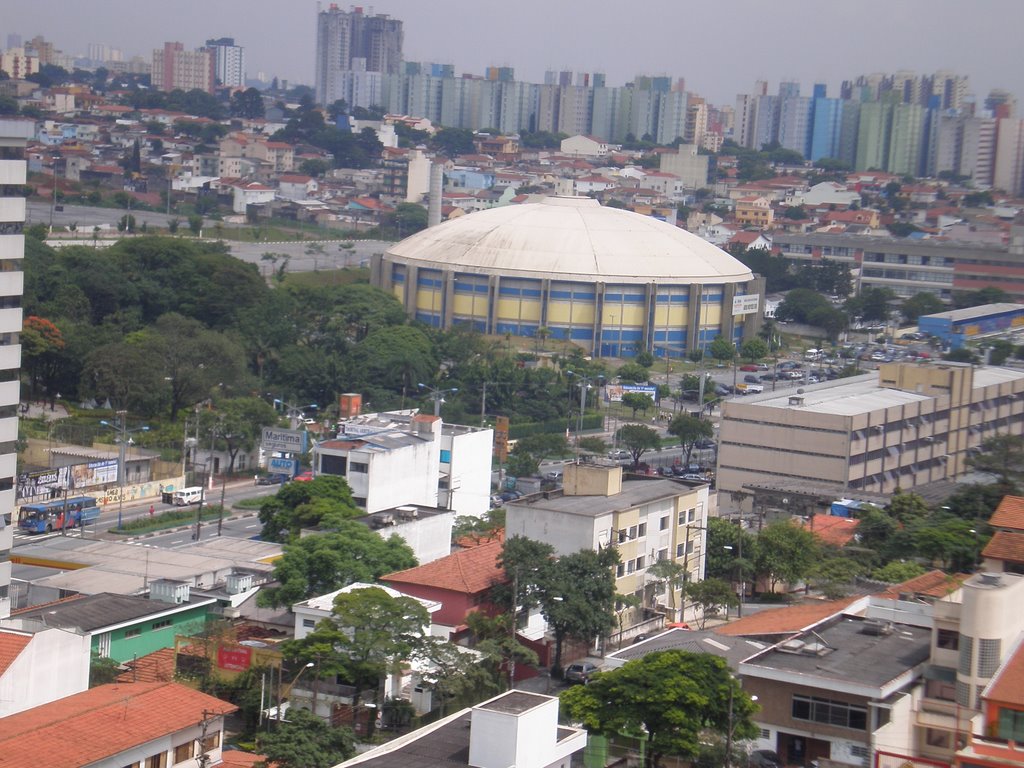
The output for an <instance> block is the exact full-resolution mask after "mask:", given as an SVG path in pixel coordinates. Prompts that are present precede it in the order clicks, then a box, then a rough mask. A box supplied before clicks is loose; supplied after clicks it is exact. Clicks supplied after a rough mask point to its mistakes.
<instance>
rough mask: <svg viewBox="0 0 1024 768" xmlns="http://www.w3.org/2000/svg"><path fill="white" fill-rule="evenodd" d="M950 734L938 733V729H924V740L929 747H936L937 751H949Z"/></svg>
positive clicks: (947, 732) (945, 732) (946, 732)
mask: <svg viewBox="0 0 1024 768" xmlns="http://www.w3.org/2000/svg"><path fill="white" fill-rule="evenodd" d="M950 736H951V734H950V732H949V731H940V730H939V729H938V728H925V731H924V740H925V742H926V743H927V744H928V746H929V747H938V748H939V749H949V747H950V744H951V742H950Z"/></svg>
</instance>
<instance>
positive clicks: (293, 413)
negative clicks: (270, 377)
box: [274, 397, 319, 429]
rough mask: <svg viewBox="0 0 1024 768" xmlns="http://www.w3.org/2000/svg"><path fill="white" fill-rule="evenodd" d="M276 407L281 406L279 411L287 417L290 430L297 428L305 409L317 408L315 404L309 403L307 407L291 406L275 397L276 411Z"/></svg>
mask: <svg viewBox="0 0 1024 768" xmlns="http://www.w3.org/2000/svg"><path fill="white" fill-rule="evenodd" d="M278 405H280V406H281V410H282V411H284V414H285V416H287V417H288V420H289V421H290V422H291V424H290V426H291V428H292V429H297V428H298V426H299V419H300V418H301V417H302V415H303V413H305V412H306V410H307V409H309V408H313V409H317V408H318V407H319V406H317V404H316V403H310V404H309V405H292V404H291V403H286V402H285V401H284V400H281V399H279V398H276V397H275V398H274V408H275V409H276V408H277V406H278Z"/></svg>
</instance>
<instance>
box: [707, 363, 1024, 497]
mask: <svg viewBox="0 0 1024 768" xmlns="http://www.w3.org/2000/svg"><path fill="white" fill-rule="evenodd" d="M1022 398H1024V371H1017V370H1013V369H1010V368H999V367H994V366H984V367H982V366H978V367H975V366H971V365H966V364H959V363H946V362H942V363H931V362H928V363H887V364H883V365H882V366H881V367H880V368H879V370H878V372H877V374H876V373H871V374H866V375H863V376H856V377H853V378H848V379H839V380H837V381H832V382H826V383H823V384H813V385H808V386H806V387H803V388H802V389H801V390H800V391H799V392H793V391H787V392H778V393H776V392H765V393H763V394H760V395H748V396H746V397H742V398H736V399H730V400H726V401H725V402H724V403H723V404H722V422H721V433H720V434H721V437H720V441H719V459H718V477H717V480H718V488H719V491H720V498H733V499H734V500H737V501H734V504H735V505H736V506H744V505H746V506H749V505H748V504H746V501H745V500H747V499H748V497H749V494H750V486H752V485H757V484H764V483H775V484H779V483H798V482H810V483H814V484H817V485H820V486H826V485H827V486H831V487H834V488H835V489H836V491H837V492H847V491H858V490H859V491H869V492H875V493H892V492H893V491H894V490H895V489H897V488H900V489H903V490H911V489H913V488H914V487H915V486H917V485H921V484H924V483H931V482H935V481H937V480H951V479H954V478H956V477H959V476H960V475H962V474H964V473H965V472H966V471H967V469H968V466H967V459H968V457H969V456H971V455H973V454H974V453H976V452H977V451H979V450H980V446H981V444H982V443H983V442H984V441H985V440H987V439H988V438H990V437H994V436H996V435H1002V434H1012V435H1022V434H1024V399H1022ZM779 446H786V450H785V451H780V450H779ZM730 494H734V496H732V497H731V496H730ZM741 500H742V501H741Z"/></svg>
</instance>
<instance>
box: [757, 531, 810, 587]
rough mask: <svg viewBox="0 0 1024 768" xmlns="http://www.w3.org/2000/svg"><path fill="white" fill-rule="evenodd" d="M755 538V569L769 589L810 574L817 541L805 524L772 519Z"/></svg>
mask: <svg viewBox="0 0 1024 768" xmlns="http://www.w3.org/2000/svg"><path fill="white" fill-rule="evenodd" d="M757 538H758V545H757V554H756V555H755V559H754V569H755V571H756V573H757V575H758V576H760V577H761V578H763V579H764V580H765V582H766V583H767V584H768V587H769V589H770V590H771V591H772V592H774V591H775V588H776V587H777V586H778V585H779V584H782V583H785V584H791V585H795V584H798V583H799V582H800V581H802V580H803V579H805V578H806V577H807V576H809V575H810V573H811V571H812V569H813V568H814V564H815V562H816V560H817V557H818V551H819V546H818V541H817V539H816V538H815V537H814V534H813V533H811V532H810V531H809V530H807V529H806V528H801V527H799V526H797V525H795V524H793V523H792V522H790V521H789V520H779V521H777V522H774V523H771V524H770V525H768V526H767V527H766V528H765V529H764V530H762V531H761V533H760V535H759V536H758V537H757Z"/></svg>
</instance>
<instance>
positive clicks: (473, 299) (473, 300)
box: [453, 294, 487, 320]
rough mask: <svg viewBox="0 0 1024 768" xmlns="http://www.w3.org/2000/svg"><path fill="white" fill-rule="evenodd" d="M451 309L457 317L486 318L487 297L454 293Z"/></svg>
mask: <svg viewBox="0 0 1024 768" xmlns="http://www.w3.org/2000/svg"><path fill="white" fill-rule="evenodd" d="M453 311H454V312H455V314H456V315H458V316H459V317H473V318H476V319H479V320H486V319H487V299H486V298H484V297H482V296H466V295H460V294H455V297H454V307H453Z"/></svg>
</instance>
